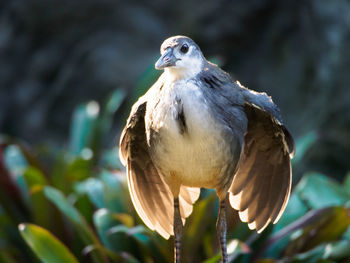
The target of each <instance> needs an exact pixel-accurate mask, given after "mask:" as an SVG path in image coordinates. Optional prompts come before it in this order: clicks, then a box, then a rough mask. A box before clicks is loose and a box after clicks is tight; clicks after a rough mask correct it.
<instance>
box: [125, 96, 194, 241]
mask: <svg viewBox="0 0 350 263" xmlns="http://www.w3.org/2000/svg"><path fill="white" fill-rule="evenodd" d="M146 98H147V97H146V95H145V96H143V97H141V98H140V99H139V100H138V101H137V102H136V103H135V105H134V106H133V108H132V111H131V114H130V117H129V119H128V121H127V124H126V126H125V128H124V130H123V132H122V134H121V137H120V148H119V156H120V159H121V161H122V163H123V165H125V166H126V168H127V181H128V187H129V192H130V195H131V200H132V202H133V204H134V207H135V209H136V211H137V213H138V215H139V216H140V217H141V219H142V220H143V222H144V223H145V224H146V225H147V226H148V227H149V228H150V229H152V230H156V231H157V232H158V233H159V234H160V235H162V236H163V237H164V238H166V239H168V238H169V236H170V235H173V218H174V203H173V195H172V193H171V192H170V190H169V188H168V186H167V184H166V183H165V182H164V180H163V179H162V177H161V176H160V175H159V173H158V171H157V169H156V167H155V166H154V164H153V162H152V160H151V157H150V155H149V152H148V145H147V141H146V132H145V112H146V105H147V99H146ZM199 193H200V192H199V188H189V187H184V186H182V187H181V189H180V195H179V201H180V213H181V216H182V219H183V221H184V220H185V218H186V217H188V216H189V215H190V214H191V212H192V204H193V203H194V202H195V201H196V200H197V199H198V197H199Z"/></svg>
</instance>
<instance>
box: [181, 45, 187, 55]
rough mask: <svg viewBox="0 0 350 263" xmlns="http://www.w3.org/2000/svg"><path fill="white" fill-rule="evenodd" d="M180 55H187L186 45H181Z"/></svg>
mask: <svg viewBox="0 0 350 263" xmlns="http://www.w3.org/2000/svg"><path fill="white" fill-rule="evenodd" d="M180 51H181V53H184V54H185V53H187V51H188V45H187V44H183V45H182V47H181V48H180Z"/></svg>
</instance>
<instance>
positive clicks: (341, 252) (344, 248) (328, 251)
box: [324, 240, 350, 260]
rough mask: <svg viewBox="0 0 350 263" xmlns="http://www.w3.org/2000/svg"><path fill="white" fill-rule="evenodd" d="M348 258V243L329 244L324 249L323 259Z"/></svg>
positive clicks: (349, 247) (341, 241) (349, 250)
mask: <svg viewBox="0 0 350 263" xmlns="http://www.w3.org/2000/svg"><path fill="white" fill-rule="evenodd" d="M349 256H350V241H349V240H340V241H337V242H333V243H330V244H328V245H327V246H326V248H325V254H324V258H325V259H334V260H340V259H344V258H348V257H349Z"/></svg>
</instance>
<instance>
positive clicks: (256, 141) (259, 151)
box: [230, 87, 294, 233]
mask: <svg viewBox="0 0 350 263" xmlns="http://www.w3.org/2000/svg"><path fill="white" fill-rule="evenodd" d="M240 88H241V91H242V94H243V96H244V98H245V101H246V102H245V105H244V111H245V113H246V116H247V119H248V128H247V133H246V134H245V146H244V152H243V155H242V158H241V161H240V165H239V168H238V171H237V173H236V175H235V176H234V179H233V181H232V185H231V188H230V204H231V206H232V207H233V208H235V209H236V210H238V211H239V216H240V219H241V220H242V221H243V222H248V226H249V228H250V229H256V230H257V231H258V232H259V233H260V232H261V231H263V230H264V229H265V227H266V226H267V225H268V224H269V223H270V222H272V223H276V222H277V221H278V219H279V218H280V217H281V215H282V213H283V211H284V209H285V207H286V205H287V202H288V199H289V195H290V189H291V178H292V172H291V164H290V159H291V158H292V156H293V154H294V141H293V138H292V136H291V135H290V133H289V132H288V130H287V129H286V128H285V127H284V126H283V125H282V120H281V117H280V113H279V110H278V108H277V107H276V105H275V104H274V103H273V102H272V100H271V99H270V98H269V97H268V96H267V95H266V94H265V93H256V92H252V91H250V90H248V89H245V88H243V87H240Z"/></svg>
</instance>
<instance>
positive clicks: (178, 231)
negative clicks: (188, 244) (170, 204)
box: [174, 197, 183, 263]
mask: <svg viewBox="0 0 350 263" xmlns="http://www.w3.org/2000/svg"><path fill="white" fill-rule="evenodd" d="M182 228H183V225H182V220H181V215H180V205H179V198H178V197H175V198H174V236H175V238H174V239H175V240H174V262H175V263H180V255H181V238H182Z"/></svg>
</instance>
